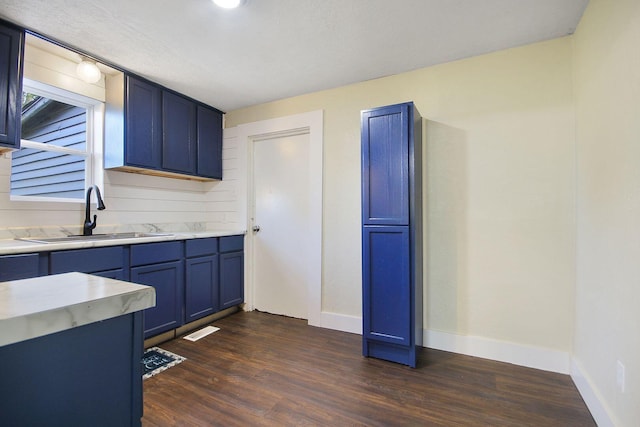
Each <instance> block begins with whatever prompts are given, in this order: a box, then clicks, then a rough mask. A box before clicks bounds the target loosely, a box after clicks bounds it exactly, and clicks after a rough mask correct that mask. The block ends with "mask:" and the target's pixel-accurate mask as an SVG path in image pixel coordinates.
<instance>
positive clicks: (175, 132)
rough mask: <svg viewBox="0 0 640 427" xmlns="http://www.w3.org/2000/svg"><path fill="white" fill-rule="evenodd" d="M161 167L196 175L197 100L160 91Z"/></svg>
mask: <svg viewBox="0 0 640 427" xmlns="http://www.w3.org/2000/svg"><path fill="white" fill-rule="evenodd" d="M162 133H163V135H164V139H163V141H164V142H163V144H162V169H164V170H167V171H173V172H178V173H186V174H190V175H195V173H196V104H195V103H194V102H192V101H190V100H188V99H186V98H183V97H181V96H178V95H176V94H174V93H171V92H168V91H166V90H165V91H163V92H162Z"/></svg>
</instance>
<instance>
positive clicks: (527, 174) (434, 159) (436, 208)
mask: <svg viewBox="0 0 640 427" xmlns="http://www.w3.org/2000/svg"><path fill="white" fill-rule="evenodd" d="M408 100H413V101H414V102H415V103H416V105H417V107H418V109H419V110H420V112H421V113H422V115H423V116H424V117H425V118H426V130H427V132H426V135H427V136H426V139H427V147H426V150H425V152H426V154H425V161H426V171H427V173H426V177H425V180H426V187H425V188H427V189H428V198H427V199H428V206H427V209H426V210H425V224H426V238H425V242H427V243H426V245H427V248H426V249H427V253H428V254H429V255H428V257H427V258H426V259H425V261H424V262H425V271H426V277H427V292H426V296H425V298H426V305H425V307H426V312H425V324H426V325H427V328H428V329H429V334H428V336H427V339H428V343H429V341H431V343H430V344H429V345H430V346H439V345H441V346H443V347H446V346H450V348H453V347H455V349H456V350H457V351H462V352H465V348H466V350H467V351H468V352H471V353H474V352H475V353H476V354H481V355H487V356H488V355H491V357H494V358H502V359H505V360H510V361H516V362H518V363H522V364H528V365H531V366H538V367H542V368H545V369H551V370H558V371H563V372H568V369H569V352H570V351H571V346H572V335H573V320H574V319H573V312H574V309H573V307H574V305H573V301H574V284H575V263H574V261H575V197H574V195H575V158H574V149H575V145H574V141H575V137H574V128H575V122H574V110H573V99H572V68H571V40H570V38H563V39H558V40H553V41H549V42H544V43H538V44H534V45H530V46H525V47H521V48H517V49H511V50H507V51H501V52H496V53H493V54H490V55H484V56H480V57H476V58H471V59H467V60H463V61H457V62H452V63H448V64H443V65H439V66H435V67H430V68H426V69H422V70H417V71H414V72H410V73H404V74H401V75H397V76H391V77H387V78H383V79H378V80H373V81H368V82H363V83H360V84H355V85H350V86H346V87H342V88H337V89H334V90H328V91H323V92H317V93H312V94H309V95H304V96H299V97H295V98H289V99H285V100H281V101H277V102H272V103H268V104H264V105H257V106H253V107H249V108H246V109H242V110H237V111H232V112H229V113H228V114H227V126H228V127H233V126H237V125H239V124H243V123H250V122H255V121H259V120H264V119H269V118H276V117H282V116H287V115H292V114H296V113H301V112H306V111H313V110H323V111H324V194H323V199H324V206H323V223H324V233H323V248H322V249H323V269H322V288H323V289H322V309H323V311H329V312H333V313H338V314H343V315H345V316H360V315H361V277H362V276H361V243H360V240H361V236H360V229H361V228H360V129H359V125H360V110H362V109H366V108H370V107H375V106H381V105H387V104H392V103H397V102H403V101H408ZM434 341H438V343H435V342H434ZM447 342H449V343H450V344H447ZM485 345H488V346H489V347H491V349H490V350H489V351H488V352H485V350H482V349H480V347H482V346H485ZM528 349H533V350H534V351H531V352H527V351H525V350H528ZM537 351H539V352H538V353H536V352H537ZM515 353H519V354H525V356H524V357H523V358H521V357H520V356H517V357H511V354H515ZM527 354H542V357H541V359H544V358H545V357H547V356H549V357H550V359H551V361H548V360H547V361H542V360H537V361H536V360H525V359H527V358H528V357H529V356H527ZM533 358H534V359H535V357H533ZM516 359H517V360H516Z"/></svg>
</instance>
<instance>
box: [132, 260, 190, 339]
mask: <svg viewBox="0 0 640 427" xmlns="http://www.w3.org/2000/svg"><path fill="white" fill-rule="evenodd" d="M131 282H133V283H140V284H142V285H147V286H153V287H154V289H155V290H156V306H155V307H152V308H148V309H146V310H145V311H144V337H145V338H148V337H150V336H153V335H157V334H159V333H161V332H165V331H168V330H170V329H175V328H177V327H179V326H182V318H183V315H182V306H183V294H184V264H183V262H182V261H172V262H165V263H161V264H152V265H145V266H142V267H132V268H131Z"/></svg>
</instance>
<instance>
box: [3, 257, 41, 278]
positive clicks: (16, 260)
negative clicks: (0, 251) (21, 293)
mask: <svg viewBox="0 0 640 427" xmlns="http://www.w3.org/2000/svg"><path fill="white" fill-rule="evenodd" d="M39 265H40V264H39V255H38V254H21V255H7V256H2V257H0V282H4V281H7V280H20V279H28V278H31V277H37V276H39V275H40V274H39Z"/></svg>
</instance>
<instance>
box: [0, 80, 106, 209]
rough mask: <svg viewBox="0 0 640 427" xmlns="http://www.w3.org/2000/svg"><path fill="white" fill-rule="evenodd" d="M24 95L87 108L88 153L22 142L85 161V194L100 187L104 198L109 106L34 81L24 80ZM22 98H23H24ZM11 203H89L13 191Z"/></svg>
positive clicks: (28, 141) (78, 199) (74, 199)
mask: <svg viewBox="0 0 640 427" xmlns="http://www.w3.org/2000/svg"><path fill="white" fill-rule="evenodd" d="M22 85H23V89H22V90H23V92H29V93H33V94H34V95H38V96H43V97H46V98H48V99H52V100H54V101H58V102H64V103H66V104H69V105H73V106H77V107H80V108H84V109H85V110H86V130H85V146H86V150H85V151H80V150H75V149H72V148H66V147H59V146H56V145H49V144H45V143H41V142H35V141H30V140H27V139H21V148H32V149H36V150H43V151H48V152H57V153H63V154H71V155H74V156H80V157H84V158H85V170H84V172H85V177H84V184H85V193H86V190H87V189H88V188H89V187H91V186H93V185H97V186H98V187H100V190H101V193H102V195H103V197H104V195H105V191H104V185H103V184H104V172H103V171H104V169H103V148H102V147H103V134H104V112H105V103H104V102H103V101H100V100H97V99H93V98H90V97H88V96H84V95H81V94H79V93H75V92H72V91H69V90H67V89H61V88H58V87H55V86H52V85H49V84H46V83H42V82H39V81H37V80H32V79H27V78H24V79H23V83H22ZM21 96H22V94H21ZM9 199H10V200H11V201H19V202H58V203H85V199H84V197H81V198H68V197H45V196H21V195H14V194H11V189H9Z"/></svg>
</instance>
